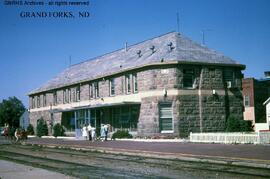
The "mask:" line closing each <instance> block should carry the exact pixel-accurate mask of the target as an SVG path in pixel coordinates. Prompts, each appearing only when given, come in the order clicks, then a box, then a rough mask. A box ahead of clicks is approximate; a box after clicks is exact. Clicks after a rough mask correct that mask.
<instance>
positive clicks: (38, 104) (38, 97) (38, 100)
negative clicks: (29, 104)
mask: <svg viewBox="0 0 270 179" xmlns="http://www.w3.org/2000/svg"><path fill="white" fill-rule="evenodd" d="M37 107H38V108H39V107H40V96H37Z"/></svg>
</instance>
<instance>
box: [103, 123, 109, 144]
mask: <svg viewBox="0 0 270 179" xmlns="http://www.w3.org/2000/svg"><path fill="white" fill-rule="evenodd" d="M108 131H109V126H108V124H105V125H104V132H105V141H107V137H108Z"/></svg>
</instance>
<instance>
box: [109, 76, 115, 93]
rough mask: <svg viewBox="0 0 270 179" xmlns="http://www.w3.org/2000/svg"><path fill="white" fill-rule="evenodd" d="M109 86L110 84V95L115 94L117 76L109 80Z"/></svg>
mask: <svg viewBox="0 0 270 179" xmlns="http://www.w3.org/2000/svg"><path fill="white" fill-rule="evenodd" d="M109 86H110V96H115V78H112V79H110V80H109ZM112 90H113V93H112Z"/></svg>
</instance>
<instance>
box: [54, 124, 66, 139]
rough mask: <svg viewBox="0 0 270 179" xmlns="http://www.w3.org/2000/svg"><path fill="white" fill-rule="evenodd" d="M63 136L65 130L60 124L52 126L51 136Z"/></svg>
mask: <svg viewBox="0 0 270 179" xmlns="http://www.w3.org/2000/svg"><path fill="white" fill-rule="evenodd" d="M64 135H65V129H64V128H63V126H61V124H59V123H57V124H55V125H54V126H53V136H54V137H57V136H64Z"/></svg>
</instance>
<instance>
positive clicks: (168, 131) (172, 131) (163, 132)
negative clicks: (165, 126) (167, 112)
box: [159, 102, 174, 134]
mask: <svg viewBox="0 0 270 179" xmlns="http://www.w3.org/2000/svg"><path fill="white" fill-rule="evenodd" d="M162 104H171V113H172V114H171V115H172V130H161V129H160V133H162V134H169V133H174V118H173V103H172V102H162V103H159V127H160V125H161V116H160V111H161V105H162ZM160 128H161V127H160Z"/></svg>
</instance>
